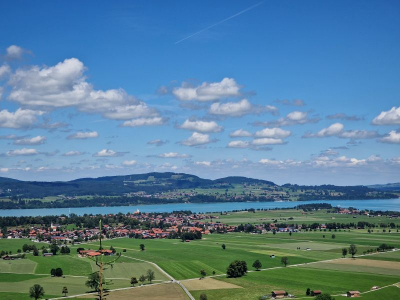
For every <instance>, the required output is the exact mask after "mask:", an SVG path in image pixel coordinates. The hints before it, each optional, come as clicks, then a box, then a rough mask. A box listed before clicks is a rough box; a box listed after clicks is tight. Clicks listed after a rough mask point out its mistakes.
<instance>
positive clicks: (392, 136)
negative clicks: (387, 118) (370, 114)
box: [379, 130, 400, 144]
mask: <svg viewBox="0 0 400 300" xmlns="http://www.w3.org/2000/svg"><path fill="white" fill-rule="evenodd" d="M379 141H380V142H382V143H388V144H400V132H396V131H395V130H392V131H391V132H389V134H388V135H387V136H384V137H383V138H381V139H379Z"/></svg>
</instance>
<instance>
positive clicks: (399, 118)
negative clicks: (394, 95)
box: [372, 106, 400, 125]
mask: <svg viewBox="0 0 400 300" xmlns="http://www.w3.org/2000/svg"><path fill="white" fill-rule="evenodd" d="M372 124H374V125H399V124H400V106H399V107H397V108H396V107H392V109H391V110H388V111H382V112H381V113H380V114H379V116H377V117H376V118H375V119H373V120H372Z"/></svg>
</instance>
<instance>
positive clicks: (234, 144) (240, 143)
mask: <svg viewBox="0 0 400 300" xmlns="http://www.w3.org/2000/svg"><path fill="white" fill-rule="evenodd" d="M249 146H250V143H249V142H247V141H232V142H229V143H228V147H229V148H248V147H249Z"/></svg>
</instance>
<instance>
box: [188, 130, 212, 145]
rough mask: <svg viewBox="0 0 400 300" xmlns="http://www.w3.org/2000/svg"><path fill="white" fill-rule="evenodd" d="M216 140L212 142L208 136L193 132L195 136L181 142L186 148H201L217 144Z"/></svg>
mask: <svg viewBox="0 0 400 300" xmlns="http://www.w3.org/2000/svg"><path fill="white" fill-rule="evenodd" d="M215 141H216V140H211V139H210V136H209V135H208V134H203V133H199V132H193V134H192V135H191V136H190V137H189V138H188V139H187V140H184V141H182V142H181V144H182V145H185V146H190V147H192V146H200V145H205V144H209V143H212V142H215Z"/></svg>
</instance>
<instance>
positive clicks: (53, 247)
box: [50, 244, 60, 255]
mask: <svg viewBox="0 0 400 300" xmlns="http://www.w3.org/2000/svg"><path fill="white" fill-rule="evenodd" d="M58 250H60V248H59V247H58V246H57V245H56V244H51V246H50V252H51V253H53V255H56V254H57V252H58Z"/></svg>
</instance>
